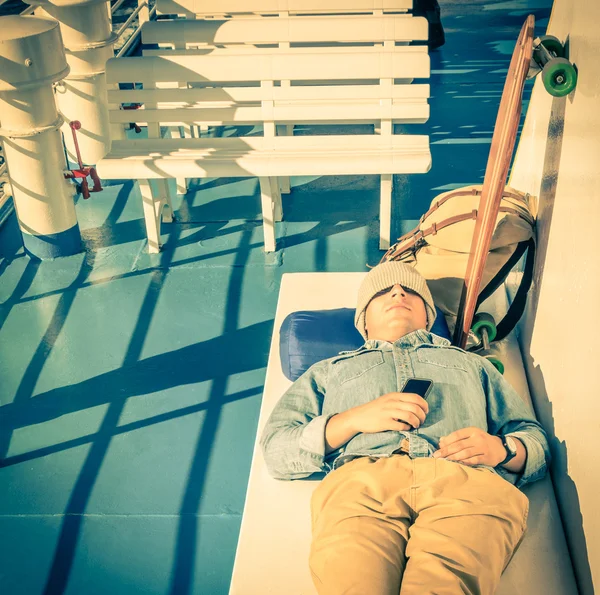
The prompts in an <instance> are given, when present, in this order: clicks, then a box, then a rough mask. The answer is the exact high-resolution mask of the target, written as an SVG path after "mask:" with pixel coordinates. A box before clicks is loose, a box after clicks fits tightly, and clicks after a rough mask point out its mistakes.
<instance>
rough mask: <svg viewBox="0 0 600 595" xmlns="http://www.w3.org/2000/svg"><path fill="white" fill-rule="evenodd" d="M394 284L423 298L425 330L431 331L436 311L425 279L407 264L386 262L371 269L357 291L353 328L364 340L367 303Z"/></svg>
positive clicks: (365, 336)
mask: <svg viewBox="0 0 600 595" xmlns="http://www.w3.org/2000/svg"><path fill="white" fill-rule="evenodd" d="M396 284H399V285H402V287H406V288H407V289H412V290H413V291H414V292H416V293H418V294H419V295H420V296H421V298H423V301H424V302H425V310H426V312H427V330H431V327H432V326H433V322H434V321H435V317H436V311H435V305H434V303H433V298H432V297H431V292H430V291H429V287H427V282H426V281H425V278H424V277H423V276H422V275H421V274H420V273H419V272H418V271H416V270H415V269H414V268H413V267H412V266H410V265H408V264H404V263H402V262H398V261H395V260H388V261H386V262H383V263H381V264H378V265H377V266H376V267H374V268H372V269H371V270H370V271H369V273H368V275H367V276H366V277H365V278H364V280H363V282H362V283H361V286H360V288H359V290H358V302H357V305H356V314H355V316H354V326H356V328H357V329H358V332H359V333H360V334H361V335H362V336H363V338H364V339H365V340H366V339H367V331H366V329H365V324H366V312H367V306H368V305H369V302H370V301H371V300H372V299H373V298H374V297H375V295H376V294H378V293H379V292H380V291H383V290H384V289H388V288H390V287H393V286H394V285H396Z"/></svg>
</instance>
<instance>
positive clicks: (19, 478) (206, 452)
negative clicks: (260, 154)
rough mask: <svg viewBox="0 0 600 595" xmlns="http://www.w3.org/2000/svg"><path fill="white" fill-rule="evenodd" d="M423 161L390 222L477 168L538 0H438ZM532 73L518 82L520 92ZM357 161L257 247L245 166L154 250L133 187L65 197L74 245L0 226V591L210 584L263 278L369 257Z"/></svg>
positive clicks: (290, 206) (264, 316) (293, 209)
mask: <svg viewBox="0 0 600 595" xmlns="http://www.w3.org/2000/svg"><path fill="white" fill-rule="evenodd" d="M442 6H443V22H444V26H445V29H446V35H447V43H446V45H445V46H444V47H443V48H441V50H439V51H436V52H433V53H432V69H433V70H432V76H431V85H432V87H431V94H432V98H431V119H430V121H429V122H428V123H427V124H425V125H420V126H419V127H418V128H417V127H414V128H413V129H414V130H415V131H416V130H418V131H423V132H426V133H429V134H430V135H431V150H432V156H433V167H432V169H431V171H430V172H429V173H428V174H426V175H421V176H413V177H409V178H404V177H397V178H396V184H395V194H394V215H395V219H396V224H395V231H394V233H395V234H396V236H397V235H398V234H400V233H401V232H404V231H407V230H408V229H410V228H412V227H413V226H414V225H415V223H416V219H418V218H419V217H420V215H421V214H422V213H423V212H424V211H425V210H426V208H427V207H428V205H429V202H430V201H431V199H432V198H433V197H434V196H435V195H436V194H437V193H439V192H442V191H444V190H446V189H450V188H453V187H456V186H461V185H465V184H469V183H477V182H481V180H482V178H483V174H484V168H485V163H486V159H487V154H488V151H489V147H490V140H491V135H492V129H493V125H494V121H495V117H496V109H497V106H498V102H499V98H500V93H501V91H502V85H503V82H504V73H505V72H506V69H507V66H508V61H509V58H510V53H511V51H512V45H513V44H514V40H515V39H516V36H517V34H518V31H519V29H520V26H521V24H522V22H523V20H524V18H525V15H526V14H527V13H529V12H533V13H534V14H535V15H536V19H537V26H538V28H537V33H538V34H542V33H544V32H545V28H546V25H547V22H548V17H549V13H550V0H539V1H536V0H522V1H516V2H512V1H509V2H503V1H490V2H487V3H475V2H472V1H468V0H467V1H454V2H449V3H442ZM530 87H531V83H529V84H528V92H529V90H530ZM378 184H379V182H378V179H377V178H376V177H375V176H355V177H346V178H319V179H295V180H293V192H292V194H291V195H290V196H288V197H284V215H285V222H284V223H283V224H282V225H281V226H280V228H279V233H278V248H279V250H278V251H277V252H276V253H275V254H271V255H265V254H264V252H263V250H262V227H261V221H260V200H259V194H258V188H257V181H256V180H254V179H247V180H246V179H244V180H233V179H218V180H208V181H193V182H192V184H191V187H190V192H189V193H188V194H187V195H186V196H185V197H179V198H178V201H179V203H178V208H177V215H178V219H179V221H178V222H177V223H175V224H173V225H171V226H168V225H165V226H163V227H164V229H165V230H167V236H168V240H167V243H166V247H165V249H164V251H163V252H162V253H161V254H160V255H148V254H147V252H146V246H145V233H144V225H143V219H142V209H141V201H140V199H139V190H138V189H137V188H136V187H134V186H133V185H132V184H130V183H127V184H124V185H112V186H109V187H108V188H106V190H105V191H104V192H103V193H101V194H96V195H92V199H91V200H89V201H83V200H80V201H79V203H78V204H77V213H78V217H79V223H80V226H81V229H82V233H83V237H84V242H85V248H86V251H85V253H82V254H80V255H77V256H73V257H70V258H65V259H61V260H57V261H54V262H44V263H41V264H40V263H35V262H33V261H31V260H29V259H28V257H26V256H25V255H24V253H23V249H22V247H21V242H20V236H19V233H18V227H17V223H16V219H15V217H14V215H13V216H11V218H10V219H9V220H8V221H7V222H6V223H5V224H4V226H3V227H2V229H1V230H0V275H1V276H0V461H1V462H0V593H2V595H17V594H18V595H21V594H23V595H37V594H41V593H45V594H55V593H68V594H70V595H75V594H77V595H79V594H86V595H92V594H104V593H110V594H111V595H121V594H128V595H130V594H133V593H135V594H142V593H143V594H172V595H180V594H181V595H188V594H192V593H194V594H200V593H202V594H210V595H213V594H214V595H221V594H226V593H227V592H228V587H229V582H230V577H231V571H232V567H233V561H234V556H235V549H236V544H237V538H238V533H239V528H240V522H241V515H242V510H243V505H244V498H245V492H246V485H247V480H248V475H249V470H250V462H251V454H252V449H253V445H254V440H255V435H256V425H257V421H258V412H259V408H260V402H261V391H262V385H263V381H264V377H265V369H266V363H267V355H268V349H269V342H270V338H271V333H272V326H273V318H274V314H275V307H276V302H277V295H278V289H279V284H280V280H281V275H282V274H283V273H286V272H296V271H361V270H365V265H366V264H367V263H368V264H375V263H376V262H377V261H378V260H379V258H380V257H381V253H380V252H379V251H378V249H377V243H378V225H379V222H378V187H379V186H378Z"/></svg>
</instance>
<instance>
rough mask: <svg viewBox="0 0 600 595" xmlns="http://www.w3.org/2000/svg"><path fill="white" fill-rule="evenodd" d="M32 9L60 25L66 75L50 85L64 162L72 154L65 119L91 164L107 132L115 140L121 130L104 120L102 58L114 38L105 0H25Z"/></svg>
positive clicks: (99, 155)
mask: <svg viewBox="0 0 600 595" xmlns="http://www.w3.org/2000/svg"><path fill="white" fill-rule="evenodd" d="M26 1H28V2H29V3H30V4H33V5H35V6H36V10H35V13H36V14H39V15H42V16H50V17H52V18H55V19H56V20H57V21H58V22H59V23H60V29H61V33H62V37H63V43H64V45H65V50H66V55H67V62H68V64H69V66H70V68H71V72H70V74H69V75H68V76H67V78H66V79H65V80H64V81H63V83H62V84H61V85H57V87H56V101H57V104H58V107H59V110H60V113H61V114H62V115H63V117H64V119H65V125H64V127H63V134H64V140H65V146H66V148H67V155H68V158H69V161H71V162H72V163H76V162H77V155H76V151H75V146H74V143H73V137H72V134H71V130H70V128H69V123H70V122H72V121H74V120H78V121H79V122H81V129H80V130H79V131H78V137H77V140H78V143H79V148H80V151H81V158H82V161H83V163H84V164H86V165H93V164H95V163H96V162H97V161H99V160H100V159H101V158H102V157H104V155H106V153H107V152H108V150H109V149H110V142H111V135H112V137H113V138H121V137H122V136H123V132H122V129H121V128H114V129H111V126H110V124H109V119H108V96H107V87H106V75H105V71H106V61H107V60H108V59H109V58H112V57H113V55H114V50H113V44H114V42H115V40H116V39H117V36H116V35H114V34H113V32H112V22H111V11H110V6H109V3H108V2H107V0H26Z"/></svg>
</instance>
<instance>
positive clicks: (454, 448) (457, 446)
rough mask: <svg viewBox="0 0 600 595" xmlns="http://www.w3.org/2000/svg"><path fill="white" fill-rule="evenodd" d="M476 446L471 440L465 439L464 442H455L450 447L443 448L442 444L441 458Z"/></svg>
mask: <svg viewBox="0 0 600 595" xmlns="http://www.w3.org/2000/svg"><path fill="white" fill-rule="evenodd" d="M474 446H475V445H474V444H473V443H472V442H471V439H470V438H463V439H462V440H457V441H456V442H453V443H452V444H450V445H449V446H442V445H441V444H440V452H441V453H442V454H441V455H440V456H442V457H447V456H448V455H453V454H454V453H456V452H460V451H461V450H464V449H465V448H473V447H474Z"/></svg>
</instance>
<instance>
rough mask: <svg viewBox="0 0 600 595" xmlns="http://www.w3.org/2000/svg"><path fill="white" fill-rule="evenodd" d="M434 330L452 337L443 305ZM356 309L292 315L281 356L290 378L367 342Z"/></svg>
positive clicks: (283, 329) (282, 340) (282, 337)
mask: <svg viewBox="0 0 600 595" xmlns="http://www.w3.org/2000/svg"><path fill="white" fill-rule="evenodd" d="M436 310H437V318H436V319H435V323H434V325H433V328H432V329H431V332H432V333H434V334H436V335H438V336H440V337H444V338H446V339H448V340H452V337H451V336H450V331H449V329H448V325H447V324H446V319H445V318H444V315H443V314H442V312H441V310H440V309H439V308H436ZM354 313H355V310H354V309H353V308H338V309H337V310H312V311H299V312H292V313H291V314H289V315H288V316H287V317H286V319H285V320H284V321H283V324H282V325H281V331H280V337H279V355H280V356H281V367H282V368H283V373H284V374H285V376H286V378H288V379H289V380H296V379H297V378H300V376H302V374H304V372H306V370H308V368H310V367H311V366H312V365H313V364H316V363H317V362H320V361H321V360H324V359H327V358H329V357H334V356H336V355H337V354H338V353H339V352H340V351H352V350H354V349H358V348H359V347H360V346H361V345H363V344H364V340H363V338H362V337H361V335H360V333H359V332H358V331H357V330H356V327H355V326H354Z"/></svg>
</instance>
